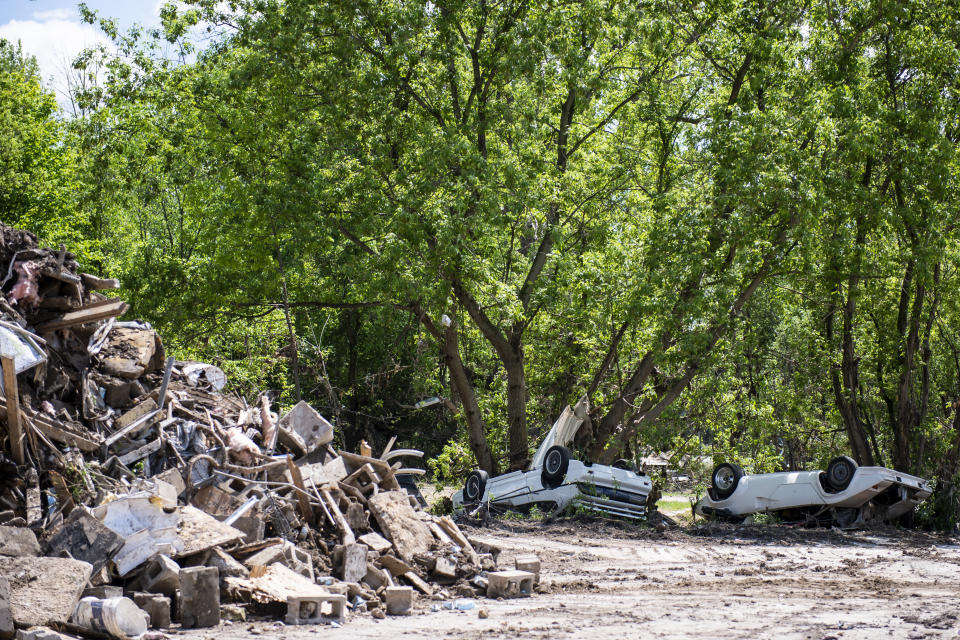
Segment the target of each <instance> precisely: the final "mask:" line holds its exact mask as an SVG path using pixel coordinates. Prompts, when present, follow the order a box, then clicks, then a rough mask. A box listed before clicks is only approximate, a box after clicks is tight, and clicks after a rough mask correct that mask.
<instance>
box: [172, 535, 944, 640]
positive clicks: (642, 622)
mask: <svg viewBox="0 0 960 640" xmlns="http://www.w3.org/2000/svg"><path fill="white" fill-rule="evenodd" d="M467 533H468V534H469V535H471V536H474V537H478V538H482V539H489V540H490V541H491V542H496V543H498V544H499V545H500V546H501V547H502V548H503V549H504V552H503V555H502V556H501V560H504V559H506V558H509V557H510V556H512V555H514V554H516V553H526V552H530V551H534V552H537V553H538V554H539V555H540V557H541V560H542V563H543V579H544V582H545V584H544V589H543V591H544V593H539V594H537V595H535V596H534V597H531V598H528V599H523V600H505V601H491V600H477V601H476V604H477V605H478V607H483V608H484V609H486V610H487V612H488V613H489V617H488V618H486V619H481V618H480V617H479V616H478V611H477V609H474V610H472V611H465V612H461V611H447V610H443V611H439V612H431V610H430V605H431V604H432V603H431V602H430V601H429V600H426V599H423V600H420V601H419V603H418V604H417V611H416V613H415V614H414V615H412V616H409V617H403V618H388V619H386V620H374V619H372V618H371V617H370V616H368V615H358V616H355V617H353V616H352V617H350V618H348V621H347V624H346V625H345V626H344V627H343V628H340V629H330V628H328V627H319V628H317V627H312V628H311V627H301V628H293V627H285V628H284V627H282V626H277V625H275V624H271V623H254V624H252V625H251V624H234V625H230V626H226V627H224V628H222V629H220V630H218V631H217V632H216V634H215V635H216V638H217V640H227V639H233V638H237V639H240V638H244V639H249V638H250V635H251V633H253V634H258V635H259V634H263V635H273V634H274V633H275V632H276V633H277V635H282V637H284V638H310V637H313V636H314V634H318V633H319V634H321V635H323V636H324V637H325V638H326V637H329V638H343V639H349V640H360V639H365V638H371V639H372V638H457V639H478V640H479V639H481V638H482V639H484V640H493V639H495V638H514V637H523V638H551V639H553V638H578V640H589V639H591V638H657V639H672V638H751V639H752V638H776V639H777V640H788V639H792V638H804V639H807V638H810V639H816V640H826V639H828V638H834V639H836V640H855V639H864V640H867V639H869V640H875V639H878V638H911V639H913V638H957V637H960V635H958V634H960V544H958V540H957V539H955V538H947V537H938V536H928V535H924V534H918V533H904V532H900V531H897V530H893V529H885V530H873V531H861V532H850V533H840V532H836V531H829V530H808V529H792V528H784V527H779V526H748V527H732V526H718V525H711V526H709V527H705V528H701V529H694V530H691V531H688V532H679V531H665V532H656V531H653V530H651V529H648V528H640V527H636V526H633V525H621V524H614V525H611V524H608V523H596V522H594V523H586V524H584V523H580V522H561V523H553V524H549V525H542V524H539V523H533V522H519V523H501V524H498V525H496V526H495V528H493V529H490V528H487V529H473V530H467ZM503 564H504V563H503V562H501V566H502V565H503ZM190 635H194V636H197V637H198V638H199V637H203V638H212V637H213V635H214V634H212V633H209V632H208V633H205V634H200V633H197V632H193V633H191V634H190Z"/></svg>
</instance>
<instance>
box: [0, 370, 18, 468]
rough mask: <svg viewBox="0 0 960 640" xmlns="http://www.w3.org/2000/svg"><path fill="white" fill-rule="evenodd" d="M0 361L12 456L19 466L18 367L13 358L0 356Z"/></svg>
mask: <svg viewBox="0 0 960 640" xmlns="http://www.w3.org/2000/svg"><path fill="white" fill-rule="evenodd" d="M0 361H2V362H3V389H4V396H5V397H6V399H7V429H8V433H9V435H10V456H11V457H12V458H13V461H14V462H16V463H17V464H23V463H24V456H23V427H22V425H21V424H20V392H19V390H18V388H17V367H16V364H15V363H14V360H13V357H12V356H7V355H4V356H0Z"/></svg>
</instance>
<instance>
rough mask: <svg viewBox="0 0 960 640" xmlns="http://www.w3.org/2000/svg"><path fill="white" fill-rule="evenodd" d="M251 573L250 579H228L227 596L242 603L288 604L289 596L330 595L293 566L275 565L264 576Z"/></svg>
mask: <svg viewBox="0 0 960 640" xmlns="http://www.w3.org/2000/svg"><path fill="white" fill-rule="evenodd" d="M254 575H255V574H251V576H250V577H249V578H227V579H226V583H227V593H228V595H229V596H230V598H232V599H234V600H238V601H241V602H257V603H260V604H265V603H269V602H281V603H283V602H287V599H288V598H289V597H291V596H292V597H310V596H324V595H328V594H329V591H328V589H326V588H325V587H321V586H320V585H317V584H315V583H314V582H313V581H312V580H309V579H307V578H304V577H303V576H302V575H300V574H299V573H296V572H294V571H292V570H291V569H290V568H289V567H287V566H285V565H283V564H280V563H279V562H277V563H274V564H272V565H270V566H269V567H267V568H266V570H264V571H263V573H262V574H260V575H256V577H254Z"/></svg>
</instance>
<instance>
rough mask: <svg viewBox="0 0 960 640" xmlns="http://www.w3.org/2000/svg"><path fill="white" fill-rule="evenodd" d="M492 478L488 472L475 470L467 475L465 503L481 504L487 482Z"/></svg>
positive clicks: (464, 493)
mask: <svg viewBox="0 0 960 640" xmlns="http://www.w3.org/2000/svg"><path fill="white" fill-rule="evenodd" d="M489 478H490V476H489V475H487V472H486V471H481V470H479V469H475V470H473V471H471V472H470V473H469V475H467V481H466V482H464V483H463V501H464V502H480V499H481V498H483V491H484V490H485V489H486V488H487V480H488V479H489Z"/></svg>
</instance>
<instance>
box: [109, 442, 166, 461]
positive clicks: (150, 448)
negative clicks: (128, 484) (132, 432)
mask: <svg viewBox="0 0 960 640" xmlns="http://www.w3.org/2000/svg"><path fill="white" fill-rule="evenodd" d="M161 446H163V442H162V441H161V440H160V438H157V439H155V440H153V441H152V442H148V443H147V444H145V445H143V446H142V447H140V448H139V449H134V450H133V451H131V452H130V453H125V454H123V455H122V456H120V462H122V463H123V464H125V465H127V466H130V465H131V464H133V463H134V462H136V461H137V460H140V459H141V458H145V457H146V456H149V455H150V454H152V453H156V452H157V451H159V450H160V447H161Z"/></svg>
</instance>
